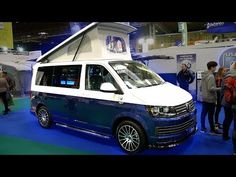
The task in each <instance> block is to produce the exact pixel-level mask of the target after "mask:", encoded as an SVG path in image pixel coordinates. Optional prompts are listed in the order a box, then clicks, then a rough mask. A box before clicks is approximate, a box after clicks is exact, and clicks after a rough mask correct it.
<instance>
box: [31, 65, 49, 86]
mask: <svg viewBox="0 0 236 177" xmlns="http://www.w3.org/2000/svg"><path fill="white" fill-rule="evenodd" d="M52 73H53V67H51V66H48V67H39V68H38V71H37V75H36V83H35V84H36V85H43V86H51V85H52Z"/></svg>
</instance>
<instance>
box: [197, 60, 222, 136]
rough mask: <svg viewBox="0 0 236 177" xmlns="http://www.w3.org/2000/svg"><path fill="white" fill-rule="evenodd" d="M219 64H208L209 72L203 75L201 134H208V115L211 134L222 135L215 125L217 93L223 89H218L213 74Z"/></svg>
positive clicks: (213, 62) (211, 62)
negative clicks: (206, 123)
mask: <svg viewBox="0 0 236 177" xmlns="http://www.w3.org/2000/svg"><path fill="white" fill-rule="evenodd" d="M216 66H217V63H216V62H215V61H210V62H208V63H207V68H208V71H205V72H203V73H202V85H201V88H200V89H201V90H202V113H201V132H206V131H207V129H206V126H205V117H206V115H207V114H208V120H209V124H210V128H211V130H210V134H212V135H220V134H221V133H220V132H219V131H218V130H216V129H215V125H214V112H215V105H216V101H217V91H219V92H220V90H221V88H220V87H219V88H217V87H216V82H215V77H214V75H213V73H214V72H215V70H216Z"/></svg>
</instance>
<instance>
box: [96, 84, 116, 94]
mask: <svg viewBox="0 0 236 177" xmlns="http://www.w3.org/2000/svg"><path fill="white" fill-rule="evenodd" d="M100 90H101V91H102V92H111V93H112V92H113V93H114V92H117V91H118V90H117V89H116V88H115V87H114V85H113V84H112V83H110V82H105V83H102V85H101V87H100Z"/></svg>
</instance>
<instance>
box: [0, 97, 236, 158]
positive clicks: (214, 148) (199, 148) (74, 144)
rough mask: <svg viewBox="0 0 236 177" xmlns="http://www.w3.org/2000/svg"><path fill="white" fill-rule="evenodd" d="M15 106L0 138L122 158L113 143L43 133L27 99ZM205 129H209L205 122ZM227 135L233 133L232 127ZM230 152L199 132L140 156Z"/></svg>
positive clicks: (2, 121)
mask: <svg viewBox="0 0 236 177" xmlns="http://www.w3.org/2000/svg"><path fill="white" fill-rule="evenodd" d="M16 102H18V104H20V107H19V106H18V107H17V108H14V107H13V108H12V109H13V111H12V112H11V113H9V114H8V115H6V116H2V115H0V136H1V135H2V136H11V137H16V138H17V137H19V138H24V139H26V140H31V141H35V142H40V143H45V144H49V145H54V146H58V147H62V148H63V147H64V148H70V149H73V150H80V151H83V152H85V154H91V155H123V154H125V153H124V152H123V151H122V150H121V149H120V148H119V146H118V145H117V143H116V141H115V140H114V139H108V140H107V139H102V138H98V137H96V136H92V135H87V134H83V133H78V132H75V131H71V130H68V129H65V128H62V127H58V126H53V127H52V128H51V129H43V128H41V127H40V125H39V124H38V122H37V119H36V118H35V117H34V116H33V115H32V114H30V112H29V99H28V98H26V99H18V100H16ZM21 103H22V104H21ZM197 110H198V113H197V117H198V127H199V126H200V123H199V122H200V113H201V104H200V103H197ZM0 111H1V110H0ZM223 115H224V111H223V109H222V111H221V113H220V122H221V123H222V122H223V117H224V116H223ZM206 125H207V127H208V128H209V124H208V120H207V119H206ZM230 131H231V132H232V126H231V129H230ZM230 134H231V133H230ZM232 151H233V149H232V141H231V140H230V141H227V142H225V141H223V140H222V137H221V136H211V135H209V134H202V133H200V131H198V132H197V133H196V135H195V136H193V137H191V138H190V139H188V140H187V141H185V142H184V143H182V144H181V145H179V146H177V147H174V148H170V149H162V150H160V149H148V150H146V151H144V152H143V153H141V155H231V154H232ZM0 154H1V152H0Z"/></svg>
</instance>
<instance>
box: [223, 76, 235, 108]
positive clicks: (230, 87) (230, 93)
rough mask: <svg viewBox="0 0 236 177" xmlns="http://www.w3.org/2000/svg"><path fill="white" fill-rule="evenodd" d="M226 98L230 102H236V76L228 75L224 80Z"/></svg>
mask: <svg viewBox="0 0 236 177" xmlns="http://www.w3.org/2000/svg"><path fill="white" fill-rule="evenodd" d="M224 99H225V101H226V102H227V103H229V104H236V77H232V76H229V77H226V78H225V80H224Z"/></svg>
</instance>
